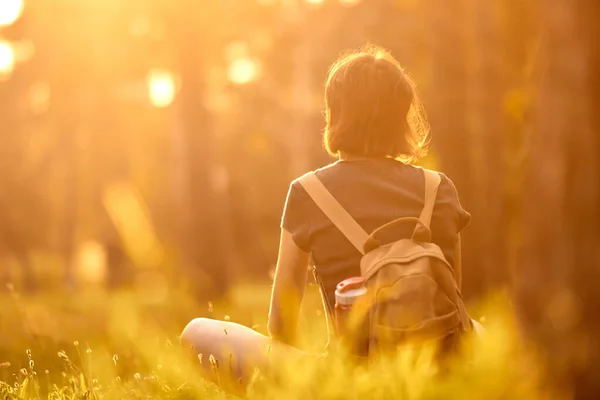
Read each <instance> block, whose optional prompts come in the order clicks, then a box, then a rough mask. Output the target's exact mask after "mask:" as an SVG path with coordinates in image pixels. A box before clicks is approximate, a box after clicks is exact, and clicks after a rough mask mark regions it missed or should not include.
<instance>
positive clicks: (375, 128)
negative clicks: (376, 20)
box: [182, 47, 470, 377]
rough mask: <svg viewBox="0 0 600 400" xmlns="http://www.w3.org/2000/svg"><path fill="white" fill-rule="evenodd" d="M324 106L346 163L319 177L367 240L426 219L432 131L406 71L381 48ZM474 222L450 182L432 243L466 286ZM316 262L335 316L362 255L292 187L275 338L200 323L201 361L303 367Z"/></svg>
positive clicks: (196, 340)
mask: <svg viewBox="0 0 600 400" xmlns="http://www.w3.org/2000/svg"><path fill="white" fill-rule="evenodd" d="M325 104H326V114H325V116H326V122H327V126H326V129H325V135H324V145H325V148H326V150H327V151H328V152H329V154H331V155H332V156H334V157H337V159H338V160H337V161H336V162H334V163H333V164H330V165H328V166H326V167H324V168H321V169H319V170H317V171H316V175H317V176H318V178H319V179H320V180H321V182H322V183H323V184H324V185H325V186H326V188H327V189H329V191H330V192H331V194H332V195H333V196H334V197H335V198H336V199H337V200H338V202H339V203H340V204H341V205H342V206H343V207H344V208H345V209H346V210H347V211H348V212H349V213H350V214H351V215H352V217H354V219H355V220H356V221H357V222H358V223H359V224H360V225H361V226H362V227H363V228H364V229H365V230H366V231H367V232H371V231H373V230H374V229H375V228H377V227H379V226H381V225H383V224H385V223H387V222H389V221H391V220H393V219H396V218H399V217H403V216H412V217H415V216H418V215H419V214H420V212H421V209H422V207H423V197H424V175H423V171H422V170H421V169H420V168H416V167H414V166H411V164H410V163H411V162H414V161H416V160H418V159H419V158H420V157H422V156H423V154H424V153H425V150H426V146H427V144H428V138H429V131H428V126H427V124H426V119H425V116H424V113H423V110H422V108H421V106H420V103H419V101H418V99H417V96H416V94H415V91H414V85H413V84H412V82H411V80H410V79H409V77H408V76H407V74H406V73H405V72H404V71H403V69H402V68H401V66H400V65H399V64H398V62H397V61H396V60H395V59H394V58H393V57H392V56H391V55H390V54H389V53H388V52H386V51H385V50H383V49H381V48H378V47H368V48H365V49H362V50H360V51H356V52H352V53H349V54H346V55H344V56H342V57H341V58H340V59H339V60H338V61H337V62H335V63H334V64H333V66H332V67H331V69H330V71H329V76H328V78H327V82H326V88H325ZM469 220H470V215H469V214H468V213H467V212H466V211H465V210H464V209H463V208H462V207H461V205H460V202H459V199H458V195H457V192H456V189H455V187H454V185H453V184H452V182H451V181H450V180H449V179H448V178H447V177H445V176H443V175H442V181H441V184H440V186H439V189H438V194H437V199H436V203H435V206H434V211H433V216H432V220H431V230H432V241H433V242H434V243H436V244H437V245H438V246H439V247H440V248H441V249H442V251H443V253H444V255H445V257H446V259H447V260H448V261H449V263H450V264H451V265H452V266H453V267H454V271H455V278H456V280H457V282H458V284H459V285H460V281H461V268H460V235H459V234H460V232H461V230H462V229H463V228H464V227H465V226H466V225H467V224H468V223H469ZM413 228H414V227H413V226H405V227H400V228H399V229H396V231H388V232H386V234H387V236H388V237H387V238H386V237H383V238H382V239H383V240H384V241H385V240H389V241H394V240H398V239H399V238H402V237H410V235H411V233H412V230H413ZM310 256H312V261H313V262H314V265H315V268H316V274H317V276H318V277H319V280H320V281H321V285H322V287H321V289H322V294H323V297H324V303H325V304H326V306H327V308H328V309H331V307H333V304H332V299H334V291H335V287H336V285H337V283H339V282H340V281H342V280H344V279H346V278H349V277H352V276H359V275H360V269H359V263H360V258H361V254H360V253H359V252H358V251H357V250H356V249H355V248H354V247H353V246H352V244H351V243H350V242H349V241H348V240H347V239H346V238H345V237H344V235H343V234H342V233H341V232H340V231H339V230H338V229H337V228H336V227H335V226H334V225H333V224H332V222H331V221H330V220H329V219H328V218H327V217H326V216H325V215H324V214H323V212H321V211H320V209H319V208H318V207H317V206H316V204H315V203H314V202H313V201H312V199H311V198H310V197H309V196H308V194H307V193H306V191H305V190H304V189H303V188H302V186H301V185H300V184H299V182H298V180H294V181H293V182H292V183H291V185H290V188H289V192H288V196H287V200H286V204H285V208H284V212H283V217H282V223H281V240H280V247H279V257H278V261H277V268H276V272H275V280H274V285H273V289H272V296H271V307H270V312H269V320H268V329H269V333H270V337H267V336H263V335H261V334H259V333H257V332H255V331H254V330H252V329H250V328H247V327H244V326H241V325H239V324H234V323H231V322H224V321H215V320H209V319H196V320H194V321H192V322H191V323H190V324H189V325H188V326H187V327H186V328H185V330H184V332H183V334H182V340H183V342H184V343H186V344H188V345H190V346H191V347H193V349H194V350H195V352H197V353H203V354H213V355H214V356H215V359H216V360H217V361H218V362H219V364H221V365H223V362H224V360H230V357H231V363H232V368H233V371H234V373H236V374H237V375H238V376H241V377H246V376H248V373H250V372H252V370H253V368H254V367H255V366H259V367H265V366H266V364H267V361H266V357H265V355H264V349H265V347H269V348H270V349H271V351H272V352H274V353H275V354H274V356H275V357H277V356H278V354H283V355H285V357H286V358H288V359H289V358H290V357H297V358H302V357H304V356H305V355H306V354H305V353H303V352H302V351H300V350H298V349H297V348H295V347H294V344H295V343H296V338H295V335H296V324H297V317H298V314H299V310H300V303H301V300H302V297H303V293H304V287H305V282H306V278H307V271H308V268H307V267H308V265H309V257H310ZM225 332H226V333H225ZM230 354H231V356H230Z"/></svg>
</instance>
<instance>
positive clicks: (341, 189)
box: [282, 158, 470, 306]
mask: <svg viewBox="0 0 600 400" xmlns="http://www.w3.org/2000/svg"><path fill="white" fill-rule="evenodd" d="M316 174H317V176H318V178H319V179H320V180H321V182H323V184H324V185H325V187H326V188H327V189H328V190H329V191H330V192H331V194H332V195H333V196H334V197H335V198H336V200H337V201H338V202H339V203H340V204H341V205H342V206H343V207H344V208H345V209H346V210H347V211H348V212H349V213H350V215H352V217H353V218H354V219H355V220H356V221H357V222H358V223H359V224H360V225H361V227H362V228H363V229H364V230H365V231H367V232H372V231H373V230H375V229H376V228H378V227H380V226H382V225H384V224H385V223H387V222H390V221H392V220H394V219H397V218H400V217H418V216H419V214H420V213H421V210H422V208H423V203H424V192H425V179H424V175H423V171H422V170H421V169H420V168H416V167H413V166H411V165H408V164H405V163H403V162H400V161H397V160H394V159H391V158H361V159H352V160H340V161H338V162H335V163H333V164H331V165H328V166H326V167H324V168H321V169H319V170H318V171H316ZM469 220H470V215H469V214H468V213H467V212H466V211H464V210H463V208H462V207H461V205H460V202H459V199H458V196H457V193H456V189H455V188H454V185H453V184H452V182H451V181H450V180H449V179H448V178H446V177H445V176H443V175H442V182H441V184H440V187H439V190H438V195H437V199H436V203H435V207H434V212H433V217H432V221H431V228H432V234H433V242H434V243H436V244H437V245H438V246H440V247H441V249H442V251H443V252H444V255H445V257H446V259H447V260H448V261H449V262H450V264H452V265H454V251H455V244H456V240H457V235H458V233H459V232H460V231H461V230H462V229H463V228H464V227H465V226H466V225H467V224H468V222H469ZM282 228H283V229H285V230H287V231H288V232H290V233H291V234H292V237H293V239H294V242H295V243H296V244H297V245H298V247H300V248H301V249H303V250H304V251H306V252H309V253H311V254H312V259H313V262H314V264H315V266H316V269H317V274H318V275H319V277H320V279H321V281H322V282H323V286H324V287H323V289H324V294H325V296H326V300H327V302H328V304H329V306H332V305H333V299H334V291H335V286H336V285H337V283H339V282H340V281H342V280H344V279H346V278H349V277H351V276H358V275H360V268H359V266H360V258H361V254H360V253H359V252H358V251H357V250H356V249H355V248H354V247H353V246H352V244H351V243H350V242H349V241H348V240H347V239H346V238H345V237H344V235H343V234H342V233H341V232H340V231H339V230H338V229H337V228H336V227H335V226H334V225H333V223H332V222H331V221H330V220H329V219H328V218H327V217H326V216H325V214H323V212H322V211H321V210H320V209H319V208H318V207H317V206H316V204H315V203H314V202H313V200H312V199H311V198H310V197H309V196H308V194H307V193H306V191H305V190H304V189H303V188H302V186H301V185H300V184H299V183H298V181H297V180H295V181H294V182H292V184H291V186H290V190H289V192H288V198H287V202H286V206H285V210H284V213H283V218H282ZM413 229H414V225H413V224H407V225H406V226H400V227H397V228H393V229H389V230H385V231H383V232H382V233H381V235H380V236H379V237H378V238H379V239H380V240H381V241H382V242H384V243H388V242H392V241H394V240H398V239H401V238H408V237H410V235H411V233H412V231H413Z"/></svg>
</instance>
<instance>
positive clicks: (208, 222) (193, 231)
mask: <svg viewBox="0 0 600 400" xmlns="http://www.w3.org/2000/svg"><path fill="white" fill-rule="evenodd" d="M184 3H185V4H186V5H185V6H184V5H180V6H179V7H178V8H177V9H178V12H177V13H176V14H175V16H174V17H175V18H174V20H173V21H172V22H173V24H172V29H173V33H174V36H173V39H174V44H175V46H177V47H176V48H177V50H176V51H177V54H176V56H177V65H178V67H179V72H180V74H181V91H180V93H179V99H178V104H177V106H178V111H179V118H180V122H181V127H182V131H183V137H184V141H185V143H186V148H185V151H186V157H185V159H186V160H187V168H188V174H187V178H188V181H187V185H186V186H187V188H188V191H187V195H188V196H189V201H188V202H187V203H188V204H189V206H190V210H189V216H190V217H189V221H188V224H186V225H187V226H186V227H185V228H184V231H185V240H186V243H185V244H184V247H185V250H184V252H185V253H186V254H187V257H186V258H187V260H186V264H187V265H188V266H189V270H187V271H186V272H185V273H186V274H187V276H186V278H187V279H186V280H187V282H189V284H190V289H191V290H192V292H193V294H194V295H195V296H196V297H197V298H199V299H202V300H206V299H207V297H208V296H210V297H212V296H222V295H224V294H225V293H226V291H227V289H228V280H229V276H228V264H229V260H230V258H229V251H230V250H231V248H230V247H228V246H227V243H226V229H225V226H226V225H227V223H228V218H225V217H226V215H225V211H226V210H225V209H224V208H223V207H222V206H223V205H222V202H221V199H220V197H219V196H220V192H219V190H218V188H217V186H218V182H217V181H218V180H219V176H220V175H219V172H218V168H217V166H218V163H217V154H216V151H217V148H216V145H215V138H214V136H213V131H212V127H211V124H210V115H209V112H208V110H207V109H206V107H205V104H204V102H205V98H204V96H205V85H204V80H205V77H206V75H207V74H206V70H207V57H208V53H206V52H204V51H203V49H205V48H207V46H206V45H207V41H209V40H210V38H209V37H208V36H207V35H206V32H205V31H204V27H205V26H206V25H208V24H209V21H210V18H211V15H212V13H211V12H210V10H203V12H202V14H200V11H199V7H198V5H197V4H195V2H192V1H187V2H184ZM209 8H210V7H209Z"/></svg>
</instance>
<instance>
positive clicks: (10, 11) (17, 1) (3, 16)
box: [0, 0, 23, 26]
mask: <svg viewBox="0 0 600 400" xmlns="http://www.w3.org/2000/svg"><path fill="white" fill-rule="evenodd" d="M22 11H23V0H1V1H0V26H6V25H11V24H13V23H14V22H15V21H16V20H17V19H19V17H20V16H21V12H22Z"/></svg>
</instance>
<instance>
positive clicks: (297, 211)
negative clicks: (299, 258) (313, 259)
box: [281, 180, 312, 253]
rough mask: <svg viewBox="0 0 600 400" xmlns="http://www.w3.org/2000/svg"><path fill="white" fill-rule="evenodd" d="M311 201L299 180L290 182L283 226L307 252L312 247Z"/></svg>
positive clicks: (282, 218) (282, 219)
mask: <svg viewBox="0 0 600 400" xmlns="http://www.w3.org/2000/svg"><path fill="white" fill-rule="evenodd" d="M311 201H312V200H311V199H310V197H309V196H308V193H306V191H305V190H304V188H303V187H302V186H301V185H300V183H299V182H298V180H294V181H293V182H292V183H291V184H290V187H289V190H288V194H287V198H286V200H285V206H284V207H283V215H282V217H281V228H282V229H285V230H286V231H288V232H289V233H290V234H291V235H292V239H293V240H294V242H295V243H296V245H297V246H298V247H299V248H301V249H302V250H303V251H305V252H307V253H308V252H310V248H311V245H310V243H311V239H310V237H311V223H310V220H311V218H310V209H311V208H310V202H311Z"/></svg>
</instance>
